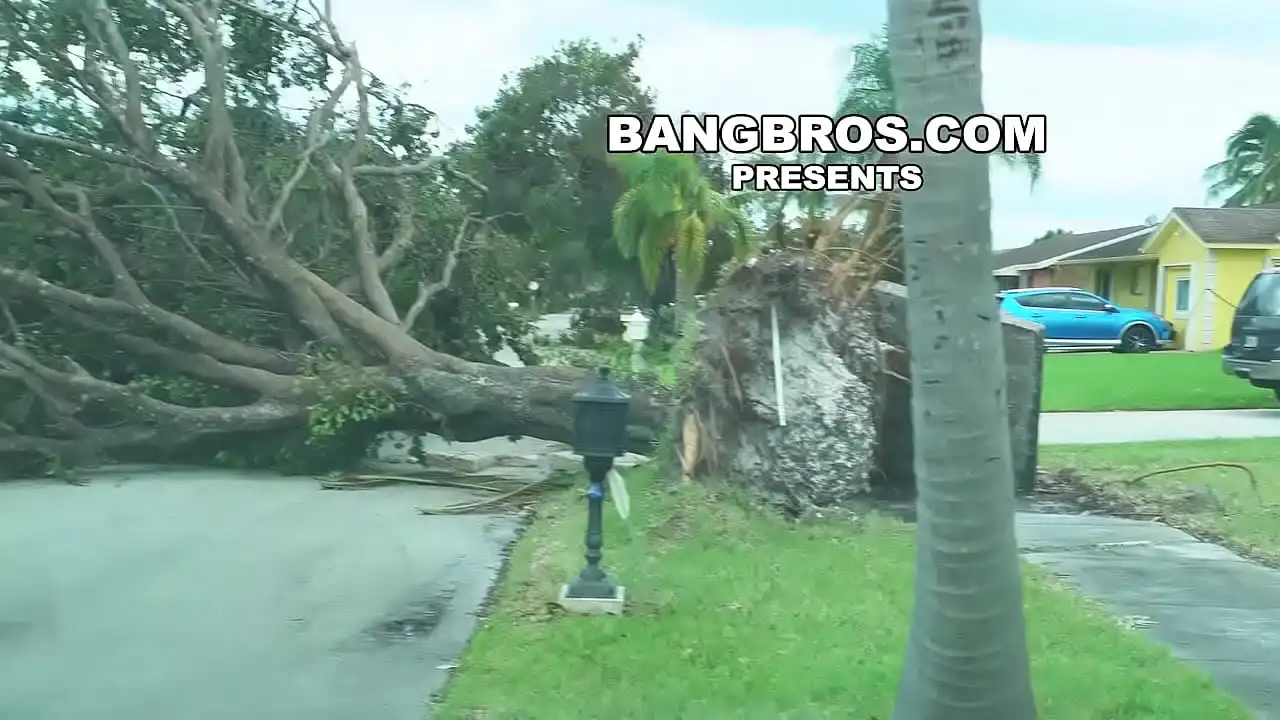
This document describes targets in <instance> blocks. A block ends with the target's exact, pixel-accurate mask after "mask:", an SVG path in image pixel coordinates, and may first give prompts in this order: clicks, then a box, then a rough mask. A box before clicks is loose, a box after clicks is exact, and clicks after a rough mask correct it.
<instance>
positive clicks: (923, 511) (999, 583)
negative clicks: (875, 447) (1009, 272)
mask: <svg viewBox="0 0 1280 720" xmlns="http://www.w3.org/2000/svg"><path fill="white" fill-rule="evenodd" d="M978 2H979V0H950V1H949V2H947V3H944V4H941V7H942V9H943V10H944V11H945V12H939V11H938V10H937V7H938V5H939V3H938V2H937V0H889V3H888V4H889V45H890V57H892V58H893V83H894V87H895V88H896V91H897V94H898V97H897V99H898V107H899V108H900V110H901V111H902V113H903V114H904V115H906V116H907V118H908V119H909V120H910V121H911V122H912V123H913V124H921V123H923V122H924V120H925V119H926V118H928V117H930V116H932V115H936V114H939V113H948V114H953V115H960V116H968V115H973V114H976V113H980V112H982V68H981V47H982V30H981V25H980V19H979V12H978ZM919 162H920V164H921V165H922V166H923V167H924V172H925V177H926V178H927V181H926V182H925V184H924V187H922V188H921V189H920V190H919V191H918V192H913V193H904V194H903V196H902V198H901V203H902V222H903V225H904V229H905V237H906V241H905V253H906V274H907V284H908V288H909V292H908V296H907V334H908V337H909V338H910V350H911V353H910V355H911V383H912V403H911V405H912V421H913V424H914V433H915V453H916V461H915V469H916V477H917V489H918V499H917V509H918V512H917V517H918V526H917V527H918V529H917V549H916V579H915V604H914V607H913V611H912V616H911V631H910V636H909V640H908V645H907V651H906V657H905V662H904V666H903V669H902V679H901V683H900V685H899V689H898V700H897V704H896V708H895V710H894V718H895V720H939V719H944V718H945V720H997V719H998V720H1033V719H1034V718H1035V717H1036V708H1035V698H1034V695H1033V693H1032V688H1031V680H1030V670H1029V667H1028V659H1027V644H1026V630H1025V623H1024V619H1023V614H1022V577H1021V572H1020V566H1019V561H1018V548H1017V542H1016V540H1015V538H1014V486H1013V471H1012V464H1011V460H1010V447H1009V434H1008V428H1009V425H1008V409H1007V407H1006V405H1005V396H1004V372H1005V366H1004V351H1003V346H1002V344H1001V334H1000V333H1001V330H1000V320H999V317H998V314H996V313H992V312H991V296H992V294H993V293H994V292H995V281H994V280H993V278H992V277H991V266H990V261H991V180H990V166H989V164H988V162H987V159H986V158H985V157H983V156H981V155H975V154H973V153H969V152H964V151H960V152H955V153H950V154H946V155H937V154H924V155H922V156H920V157H919Z"/></svg>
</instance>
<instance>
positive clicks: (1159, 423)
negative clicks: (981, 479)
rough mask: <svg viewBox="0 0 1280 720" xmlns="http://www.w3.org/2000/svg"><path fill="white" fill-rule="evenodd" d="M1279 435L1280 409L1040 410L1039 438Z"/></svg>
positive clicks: (1052, 441)
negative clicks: (1053, 411) (1049, 411)
mask: <svg viewBox="0 0 1280 720" xmlns="http://www.w3.org/2000/svg"><path fill="white" fill-rule="evenodd" d="M1256 437H1280V410H1166V411H1160V412H1097V413H1090V412H1058V413H1044V414H1042V415H1041V416H1040V444H1041V445H1066V444H1073V443H1081V444H1101V443H1122V442H1144V441H1149V440H1206V439H1217V438H1256Z"/></svg>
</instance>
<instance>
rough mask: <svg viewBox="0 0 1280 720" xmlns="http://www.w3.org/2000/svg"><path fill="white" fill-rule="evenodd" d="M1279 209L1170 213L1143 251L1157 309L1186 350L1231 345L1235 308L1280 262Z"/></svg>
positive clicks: (1206, 210) (1188, 209)
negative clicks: (1151, 263)
mask: <svg viewBox="0 0 1280 720" xmlns="http://www.w3.org/2000/svg"><path fill="white" fill-rule="evenodd" d="M1278 233H1280V208H1272V207H1267V208H1185V207H1184V208H1174V209H1173V210H1172V211H1171V212H1170V213H1169V216H1168V217H1167V218H1165V220H1164V222H1163V223H1161V224H1160V226H1159V227H1157V228H1156V230H1155V232H1153V233H1152V234H1151V236H1150V237H1149V238H1148V239H1147V240H1146V242H1144V243H1143V245H1142V248H1141V250H1142V253H1143V254H1145V255H1149V256H1154V257H1155V258H1156V262H1157V264H1156V269H1155V270H1156V286H1155V303H1154V304H1153V305H1152V306H1151V309H1153V310H1155V311H1156V312H1157V313H1160V314H1161V315H1162V316H1164V317H1165V318H1167V319H1168V320H1169V321H1170V322H1172V323H1173V324H1174V327H1176V328H1177V329H1178V336H1179V337H1180V338H1182V346H1183V348H1185V349H1187V350H1218V349H1221V348H1222V346H1223V345H1226V344H1227V343H1228V342H1229V341H1230V339H1231V320H1232V317H1233V316H1234V315H1235V308H1236V304H1237V303H1239V302H1240V298H1241V296H1243V295H1244V291H1245V288H1247V287H1248V286H1249V283H1250V282H1251V281H1252V280H1253V277H1254V276H1255V275H1257V274H1258V271H1259V270H1262V269H1264V268H1267V267H1274V266H1275V265H1276V261H1277V260H1280V235H1278Z"/></svg>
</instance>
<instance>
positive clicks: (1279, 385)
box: [1222, 268, 1280, 399]
mask: <svg viewBox="0 0 1280 720" xmlns="http://www.w3.org/2000/svg"><path fill="white" fill-rule="evenodd" d="M1222 370H1223V372H1225V373H1227V374H1228V375H1235V376H1236V377H1238V378H1242V379H1244V380H1248V381H1249V382H1250V384H1252V385H1253V386H1254V387H1260V388H1270V389H1271V390H1272V391H1273V392H1274V393H1275V394H1276V399H1280V268H1270V269H1268V270H1263V271H1262V272H1260V273H1258V275H1257V277H1255V278H1254V279H1253V282H1251V283H1249V287H1248V288H1247V289H1246V290H1245V291H1244V297H1242V298H1240V306H1239V307H1237V308H1236V316H1235V319H1233V320H1232V321H1231V342H1230V343H1229V344H1228V345H1227V346H1226V347H1224V348H1222Z"/></svg>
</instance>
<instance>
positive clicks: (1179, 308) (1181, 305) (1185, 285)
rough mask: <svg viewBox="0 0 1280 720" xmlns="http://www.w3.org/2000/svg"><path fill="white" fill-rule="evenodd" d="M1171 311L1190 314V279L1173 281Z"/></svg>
mask: <svg viewBox="0 0 1280 720" xmlns="http://www.w3.org/2000/svg"><path fill="white" fill-rule="evenodd" d="M1173 311H1174V312H1175V313H1187V312H1191V278H1185V277H1183V278H1178V279H1177V280H1174V281H1173Z"/></svg>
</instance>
